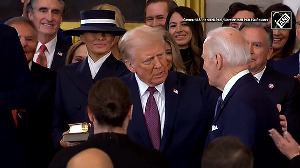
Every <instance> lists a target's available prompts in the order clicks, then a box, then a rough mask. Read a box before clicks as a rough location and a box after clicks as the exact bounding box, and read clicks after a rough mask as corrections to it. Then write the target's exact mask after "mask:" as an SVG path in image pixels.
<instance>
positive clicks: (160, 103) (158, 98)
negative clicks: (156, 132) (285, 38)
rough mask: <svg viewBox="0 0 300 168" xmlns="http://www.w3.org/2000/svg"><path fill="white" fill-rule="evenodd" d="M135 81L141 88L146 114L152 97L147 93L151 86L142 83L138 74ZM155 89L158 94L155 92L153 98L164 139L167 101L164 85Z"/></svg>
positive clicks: (142, 102)
mask: <svg viewBox="0 0 300 168" xmlns="http://www.w3.org/2000/svg"><path fill="white" fill-rule="evenodd" d="M135 79H136V81H137V84H138V86H139V91H140V98H141V104H142V108H143V113H144V114H145V108H146V103H147V100H148V97H149V95H150V92H149V91H147V89H148V87H149V86H148V85H147V84H146V83H144V82H143V81H141V80H140V78H139V77H138V76H137V74H135ZM155 88H156V90H157V92H155V93H154V95H153V96H154V99H155V102H156V104H157V108H158V112H159V118H160V132H161V138H162V136H163V130H164V125H165V99H166V97H165V87H164V83H162V84H159V85H157V86H155Z"/></svg>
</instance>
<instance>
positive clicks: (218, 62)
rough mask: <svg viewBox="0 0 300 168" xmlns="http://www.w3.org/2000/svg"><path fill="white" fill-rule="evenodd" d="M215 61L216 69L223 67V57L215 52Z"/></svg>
mask: <svg viewBox="0 0 300 168" xmlns="http://www.w3.org/2000/svg"><path fill="white" fill-rule="evenodd" d="M215 59H216V60H215V63H216V67H217V69H218V70H221V69H222V67H223V57H222V56H221V55H220V54H218V53H217V54H216V56H215Z"/></svg>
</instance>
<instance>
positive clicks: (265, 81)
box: [259, 66, 277, 93]
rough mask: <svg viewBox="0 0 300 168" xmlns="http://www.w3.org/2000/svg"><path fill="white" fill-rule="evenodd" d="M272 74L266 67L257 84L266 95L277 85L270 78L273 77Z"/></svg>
mask: <svg viewBox="0 0 300 168" xmlns="http://www.w3.org/2000/svg"><path fill="white" fill-rule="evenodd" d="M272 74H273V69H271V67H269V66H267V67H266V70H265V72H264V73H263V75H262V77H261V79H260V82H259V85H260V86H262V87H263V88H264V90H266V91H267V93H271V92H272V91H273V89H274V87H275V86H276V85H277V84H276V83H277V82H276V80H275V79H273V78H272V76H274V75H272ZM265 88H266V89H265Z"/></svg>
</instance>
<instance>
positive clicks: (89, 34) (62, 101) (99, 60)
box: [53, 10, 129, 148]
mask: <svg viewBox="0 0 300 168" xmlns="http://www.w3.org/2000/svg"><path fill="white" fill-rule="evenodd" d="M81 17H82V22H81V23H82V24H81V26H80V27H79V28H75V29H71V30H67V31H66V33H68V34H69V35H76V36H80V37H81V40H82V41H83V42H84V43H85V44H86V46H87V50H88V56H87V58H86V59H85V60H84V61H83V62H79V63H75V64H71V65H68V66H65V67H63V68H61V70H60V72H59V73H58V77H57V85H56V97H55V111H54V124H53V125H54V129H53V140H54V143H55V146H56V148H57V147H58V145H59V142H60V144H61V145H62V146H63V147H67V146H69V145H70V143H68V142H63V141H60V140H61V139H62V133H63V132H65V131H67V130H68V124H71V123H77V122H89V119H88V116H87V113H86V106H87V95H88V91H89V89H90V88H91V87H92V85H93V84H94V83H95V82H97V81H98V80H100V79H103V78H106V77H121V76H123V75H125V74H128V73H129V72H128V70H127V68H126V66H125V65H124V63H123V62H121V61H118V60H117V59H116V58H115V57H114V56H113V55H112V53H111V51H110V49H111V47H112V43H113V41H114V38H115V36H119V35H123V34H124V33H125V31H126V30H125V29H122V28H118V27H116V25H115V24H111V23H108V22H107V23H102V24H98V23H97V20H95V18H99V19H100V20H101V19H109V20H114V19H115V13H114V11H108V10H90V11H85V12H82V13H81ZM93 17H94V18H93ZM91 18H93V19H94V21H95V22H88V21H89V19H91ZM86 20H87V23H85V21H86ZM92 21H93V20H92Z"/></svg>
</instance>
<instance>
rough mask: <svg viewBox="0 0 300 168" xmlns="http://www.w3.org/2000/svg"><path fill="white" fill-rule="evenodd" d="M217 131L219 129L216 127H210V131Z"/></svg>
mask: <svg viewBox="0 0 300 168" xmlns="http://www.w3.org/2000/svg"><path fill="white" fill-rule="evenodd" d="M217 129H219V128H218V126H217V125H212V126H211V131H215V130H217Z"/></svg>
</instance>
